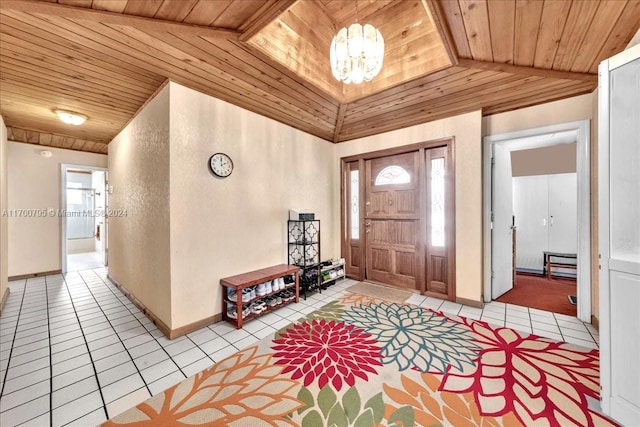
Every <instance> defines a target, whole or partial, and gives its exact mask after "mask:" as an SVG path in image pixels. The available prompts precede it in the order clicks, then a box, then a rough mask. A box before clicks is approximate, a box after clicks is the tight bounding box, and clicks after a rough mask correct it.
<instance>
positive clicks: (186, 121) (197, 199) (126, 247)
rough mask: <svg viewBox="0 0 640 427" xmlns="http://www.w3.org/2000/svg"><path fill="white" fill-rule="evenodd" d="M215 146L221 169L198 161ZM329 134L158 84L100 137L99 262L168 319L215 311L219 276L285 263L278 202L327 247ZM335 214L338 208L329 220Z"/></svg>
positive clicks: (331, 252)
mask: <svg viewBox="0 0 640 427" xmlns="http://www.w3.org/2000/svg"><path fill="white" fill-rule="evenodd" d="M216 152H225V153H227V154H229V155H230V156H231V158H232V159H233V162H234V171H233V173H232V174H231V176H230V177H228V178H226V179H219V178H215V177H214V176H213V175H212V174H211V173H210V172H209V169H208V166H207V165H208V160H209V157H210V156H211V155H212V154H214V153H216ZM334 152H335V148H334V146H333V144H331V143H328V142H326V141H323V140H320V139H318V138H316V137H314V136H311V135H308V134H305V133H303V132H300V131H298V130H295V129H293V128H291V127H289V126H286V125H283V124H281V123H278V122H276V121H274V120H271V119H268V118H265V117H262V116H259V115H257V114H254V113H251V112H249V111H246V110H243V109H241V108H238V107H235V106H233V105H231V104H228V103H226V102H224V101H221V100H218V99H215V98H212V97H210V96H207V95H203V94H201V93H198V92H195V91H193V90H191V89H187V88H185V87H182V86H180V85H177V84H174V83H170V84H169V85H168V86H166V87H165V88H164V89H163V90H162V91H161V92H160V93H159V94H158V95H157V96H156V97H155V98H154V99H153V100H152V101H151V102H149V104H147V106H146V107H145V108H144V109H143V110H142V111H141V112H140V113H139V114H138V116H137V117H136V118H135V119H134V120H133V121H132V122H131V123H130V124H129V125H128V126H127V127H126V128H125V130H123V132H122V133H121V134H120V135H118V137H117V138H116V139H115V140H114V141H113V142H112V143H111V144H110V145H109V182H110V184H111V185H113V187H114V188H113V194H112V195H111V196H110V197H111V204H110V207H111V208H114V209H127V211H128V216H127V217H126V218H112V219H111V222H110V228H109V254H110V261H109V272H110V274H111V276H112V277H113V278H114V279H116V280H117V281H118V282H120V283H121V284H122V285H123V286H125V287H126V288H127V289H128V290H129V291H131V292H132V293H133V295H134V296H135V297H136V298H138V299H139V300H140V301H141V302H142V303H143V304H144V305H145V306H147V307H148V308H149V309H150V310H151V311H152V312H153V313H154V314H155V315H157V316H158V317H159V318H160V320H162V321H163V322H164V323H165V324H166V325H167V326H169V327H170V328H171V329H177V328H180V327H183V326H186V325H189V324H191V323H194V322H197V321H200V320H203V319H206V318H209V317H211V316H214V315H216V314H219V313H220V311H221V305H222V296H221V291H220V289H221V288H220V284H219V283H220V279H221V278H223V277H226V276H230V275H235V274H240V273H245V272H248V271H251V270H254V269H258V268H263V267H268V266H271V265H275V264H282V263H287V234H286V233H287V232H286V220H287V217H288V210H289V209H290V208H306V209H309V210H311V211H312V212H315V214H316V218H318V219H320V220H321V221H322V232H323V233H322V240H321V244H322V258H324V259H328V258H331V257H336V256H338V255H339V252H338V250H339V249H338V248H339V246H338V245H337V244H333V240H334V237H333V236H332V233H331V230H333V229H335V228H336V227H335V226H334V221H336V218H335V217H334V214H333V213H334V212H335V211H337V210H338V208H337V207H336V206H335V205H334V204H333V202H332V197H331V196H332V194H333V191H334V187H335V186H336V185H337V184H336V183H337V178H338V177H337V176H336V175H334V169H333V167H332V166H333V161H334ZM337 221H338V222H339V218H338V219H337ZM325 230H327V231H326V232H325Z"/></svg>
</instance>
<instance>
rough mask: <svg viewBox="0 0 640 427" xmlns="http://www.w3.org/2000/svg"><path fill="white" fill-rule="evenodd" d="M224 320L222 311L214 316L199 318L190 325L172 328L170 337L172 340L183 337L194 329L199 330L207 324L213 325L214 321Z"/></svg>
mask: <svg viewBox="0 0 640 427" xmlns="http://www.w3.org/2000/svg"><path fill="white" fill-rule="evenodd" d="M221 320H222V313H218V314H214V315H213V316H210V317H206V318H204V319H202V320H198V321H197V322H193V323H189V324H188V325H185V326H181V327H179V328H176V329H172V330H171V332H170V333H169V339H170V340H172V339H174V338H178V337H181V336H182V335H187V334H189V333H191V332H193V331H197V330H198V329H201V328H204V327H205V326H209V325H212V324H214V323H217V322H220V321H221Z"/></svg>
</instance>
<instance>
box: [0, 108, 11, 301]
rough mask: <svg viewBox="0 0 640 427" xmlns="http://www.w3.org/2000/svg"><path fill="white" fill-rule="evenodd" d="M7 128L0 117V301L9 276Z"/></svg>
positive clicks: (5, 289)
mask: <svg viewBox="0 0 640 427" xmlns="http://www.w3.org/2000/svg"><path fill="white" fill-rule="evenodd" d="M7 172H8V171H7V128H6V126H5V125H4V119H3V118H2V116H0V301H2V298H3V297H4V296H5V292H6V291H7V277H8V274H9V269H8V266H9V250H8V249H9V239H8V224H9V221H8V218H7V217H6V216H4V215H3V214H2V213H3V212H4V211H5V209H7V208H8V198H7V192H8V186H7V178H8V174H7Z"/></svg>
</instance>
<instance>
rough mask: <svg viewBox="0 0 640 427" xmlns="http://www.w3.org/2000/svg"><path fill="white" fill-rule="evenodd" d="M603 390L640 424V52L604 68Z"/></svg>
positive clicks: (606, 404)
mask: <svg viewBox="0 0 640 427" xmlns="http://www.w3.org/2000/svg"><path fill="white" fill-rule="evenodd" d="M599 71H600V73H599V74H600V78H599V91H598V92H599V93H598V97H599V114H598V117H599V121H598V128H599V154H598V158H599V177H598V184H599V185H598V188H599V196H598V199H599V203H598V217H599V218H598V219H599V223H598V226H599V230H600V236H599V237H600V239H599V241H600V276H599V278H600V346H601V347H600V369H601V372H600V385H601V388H602V390H601V397H602V408H603V410H604V412H605V413H606V414H608V415H610V416H611V417H613V418H614V419H615V420H616V421H618V422H620V423H621V424H622V425H625V426H627V425H628V426H637V425H640V363H639V361H640V332H639V331H640V223H639V218H640V45H636V46H634V47H632V48H630V49H628V50H626V51H624V52H622V53H620V54H618V55H616V56H614V57H612V58H610V59H608V60H606V61H603V62H602V63H601V64H600V69H599Z"/></svg>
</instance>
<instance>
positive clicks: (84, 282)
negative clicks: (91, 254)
mask: <svg viewBox="0 0 640 427" xmlns="http://www.w3.org/2000/svg"><path fill="white" fill-rule="evenodd" d="M91 271H92V272H93V273H94V274H95V275H96V276H98V274H97V273H95V272H94V271H93V270H91ZM78 276H80V279H82V283H83V284H84V286H85V287H86V288H87V290H88V291H89V293H90V294H91V297H92V298H93V299H94V300H95V302H96V304H97V305H98V308H99V309H100V311H101V312H102V314H103V315H104V317H105V318H106V319H107V322H109V324H110V325H111V328H112V329H113V332H114V334H115V335H116V337H118V341H120V344H122V347H124V351H126V352H127V354H128V355H129V358H130V359H131V363H133V366H134V368H136V372H137V373H138V375H139V376H140V379H142V382H143V383H144V385H145V387H146V389H147V391H148V392H149V395H150V396H152V394H151V389H150V388H149V385H148V384H147V382H146V381H145V380H144V377H143V376H142V374H141V373H140V369H138V365H136V364H135V362H134V358H133V356H131V353H130V352H129V349H128V348H127V346H125V345H124V341H123V340H122V338H120V334H118V331H116V329H115V327H114V326H113V324H112V323H111V319H109V316H108V315H107V314H106V313H105V312H104V310H103V309H102V306H100V303H99V302H98V300H97V299H96V297H95V295H94V294H93V292H92V291H91V288H90V287H89V285H88V284H87V282H86V280H85V278H84V277H83V276H82V274H80V273H79V272H78ZM98 278H99V279H100V280H101V281H102V284H103V285H104V286H106V287H107V288H108V289H109V290H110V291H111V292H112V293H113V291H112V290H111V289H110V288H109V287H108V286H107V285H106V282H105V281H104V280H103V279H102V277H100V276H98ZM114 296H116V298H117V295H115V293H114ZM118 300H119V298H118ZM121 304H122V305H123V306H124V307H125V308H126V309H127V310H129V308H128V307H126V306H125V305H124V304H123V303H122V302H121ZM129 311H130V310H129ZM121 317H124V316H121ZM134 317H135V316H134ZM143 327H144V325H143ZM80 328H82V325H80ZM145 329H146V328H145ZM83 334H84V331H83ZM88 347H89V346H88V344H87V348H88ZM89 357H91V363H92V364H93V370H94V372H95V376H96V380H97V381H98V387H99V388H100V397H102V403H103V404H104V412H105V415H106V417H107V419H109V412H108V411H107V404H106V402H105V400H104V396H103V395H102V387H100V380H99V379H98V371H97V369H96V367H95V364H94V363H93V356H91V350H89ZM125 363H126V362H125ZM123 379H124V378H123ZM118 381H121V380H118ZM116 382H117V381H116ZM116 382H114V383H112V384H115V383H116ZM125 396H126V395H125ZM120 397H123V396H120ZM120 397H118V399H120ZM116 400H117V399H116Z"/></svg>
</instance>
